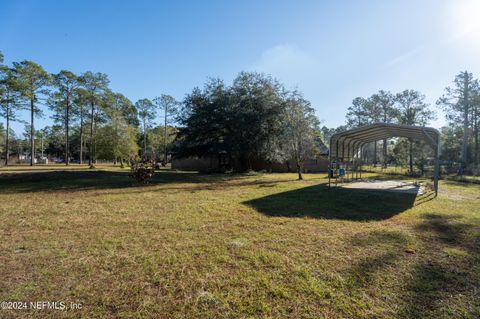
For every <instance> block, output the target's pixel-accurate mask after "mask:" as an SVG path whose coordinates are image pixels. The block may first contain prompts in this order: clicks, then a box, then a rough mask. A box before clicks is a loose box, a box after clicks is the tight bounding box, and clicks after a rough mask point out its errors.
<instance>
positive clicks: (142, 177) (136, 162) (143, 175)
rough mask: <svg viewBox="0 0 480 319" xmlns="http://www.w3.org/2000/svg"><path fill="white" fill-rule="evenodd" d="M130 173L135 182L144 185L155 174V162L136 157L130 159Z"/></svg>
mask: <svg viewBox="0 0 480 319" xmlns="http://www.w3.org/2000/svg"><path fill="white" fill-rule="evenodd" d="M130 171H131V174H130V176H132V177H133V178H134V179H135V180H136V181H137V182H139V183H142V184H145V183H147V181H148V180H149V179H150V178H152V176H153V174H154V173H155V161H153V160H147V159H140V158H138V157H135V158H132V159H130Z"/></svg>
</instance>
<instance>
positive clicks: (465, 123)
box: [461, 72, 469, 174]
mask: <svg viewBox="0 0 480 319" xmlns="http://www.w3.org/2000/svg"><path fill="white" fill-rule="evenodd" d="M465 73H466V72H465ZM468 104H469V103H468V77H467V76H465V77H464V81H463V142H462V170H461V171H462V174H463V169H464V168H465V167H466V166H467V144H468V109H469V105H468Z"/></svg>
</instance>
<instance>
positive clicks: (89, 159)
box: [88, 102, 95, 167]
mask: <svg viewBox="0 0 480 319" xmlns="http://www.w3.org/2000/svg"><path fill="white" fill-rule="evenodd" d="M90 106H91V108H92V119H91V121H90V146H89V148H88V150H89V153H90V154H89V158H88V165H90V167H91V166H93V153H94V150H93V128H94V122H95V105H94V104H93V102H92V103H91V104H90Z"/></svg>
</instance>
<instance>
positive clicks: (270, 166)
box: [172, 139, 328, 173]
mask: <svg viewBox="0 0 480 319" xmlns="http://www.w3.org/2000/svg"><path fill="white" fill-rule="evenodd" d="M317 143H318V145H317V147H318V150H319V154H318V155H317V156H315V157H312V158H309V159H307V160H306V161H305V163H304V167H303V171H304V172H305V173H318V172H326V171H327V170H328V148H327V147H326V146H325V144H324V143H323V142H322V141H321V140H320V139H318V140H317ZM235 166H236V165H235V163H229V161H228V158H227V156H226V154H224V153H219V154H218V155H216V156H215V155H210V156H203V157H195V156H192V157H185V158H181V157H176V156H172V169H177V170H181V171H200V172H222V171H225V170H226V169H228V168H231V167H235ZM251 168H252V170H254V171H269V172H279V173H282V172H295V171H296V167H295V162H294V161H292V160H289V161H286V162H284V163H280V162H268V161H265V160H254V161H252V162H251Z"/></svg>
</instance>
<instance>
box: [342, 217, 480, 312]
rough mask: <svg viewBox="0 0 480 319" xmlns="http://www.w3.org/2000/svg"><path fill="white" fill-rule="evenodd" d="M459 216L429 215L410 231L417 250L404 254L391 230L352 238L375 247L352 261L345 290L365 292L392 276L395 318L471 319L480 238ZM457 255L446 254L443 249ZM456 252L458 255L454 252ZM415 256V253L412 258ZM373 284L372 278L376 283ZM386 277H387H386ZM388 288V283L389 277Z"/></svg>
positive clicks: (479, 304) (476, 308) (479, 303)
mask: <svg viewBox="0 0 480 319" xmlns="http://www.w3.org/2000/svg"><path fill="white" fill-rule="evenodd" d="M460 217H461V216H458V215H448V214H436V213H430V214H425V215H423V216H422V220H421V222H420V223H419V224H418V225H417V226H416V227H415V232H416V237H417V238H418V239H419V240H421V241H422V245H421V246H423V247H424V248H423V251H424V252H420V253H419V254H418V253H415V254H414V255H412V254H409V253H406V252H405V247H406V245H407V244H408V239H407V237H406V236H405V235H403V234H402V233H400V232H396V231H374V232H371V233H369V234H366V235H362V236H361V237H359V235H356V236H355V237H354V238H352V243H351V244H352V245H354V246H361V247H375V248H376V249H375V251H378V250H380V252H379V253H378V254H375V255H373V256H368V255H366V256H365V258H362V259H361V260H359V261H357V262H355V263H353V264H352V266H351V267H350V268H349V269H347V271H346V276H348V277H350V278H351V279H352V280H350V281H349V282H350V283H351V284H352V285H351V286H350V287H349V289H350V290H352V291H365V290H368V289H371V287H375V289H382V287H378V284H379V283H382V282H385V281H384V280H385V278H386V277H384V276H392V274H395V272H398V273H397V274H396V275H395V278H399V281H398V282H397V283H395V285H396V286H398V288H395V289H396V290H398V291H401V292H402V297H401V302H400V303H399V305H398V310H397V312H396V317H399V318H477V317H478V315H479V314H480V298H478V282H479V281H480V275H479V272H478V270H477V269H479V268H478V267H479V263H480V237H479V236H478V233H477V232H475V231H472V229H473V228H476V227H478V226H477V225H475V224H473V223H470V222H465V221H462V220H459V219H460ZM446 248H448V249H452V250H454V251H457V255H456V256H455V255H451V256H448V255H447V254H446V252H445V251H444V249H446ZM460 253H461V254H460ZM417 254H418V255H417ZM377 278H378V279H379V280H376V279H377ZM387 278H388V277H387ZM387 282H388V285H392V283H391V279H389V280H388V281H387Z"/></svg>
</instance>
